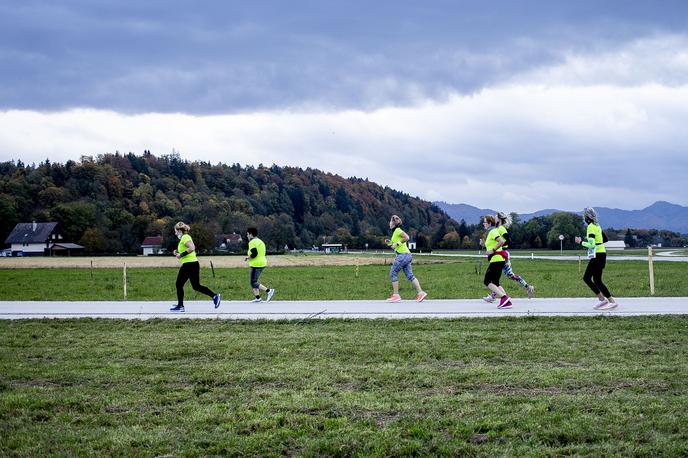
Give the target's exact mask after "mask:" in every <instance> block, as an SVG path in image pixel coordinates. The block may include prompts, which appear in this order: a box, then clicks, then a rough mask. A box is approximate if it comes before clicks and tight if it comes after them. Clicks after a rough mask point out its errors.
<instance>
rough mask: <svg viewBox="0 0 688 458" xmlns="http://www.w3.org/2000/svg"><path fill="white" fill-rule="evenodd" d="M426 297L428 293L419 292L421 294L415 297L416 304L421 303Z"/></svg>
mask: <svg viewBox="0 0 688 458" xmlns="http://www.w3.org/2000/svg"><path fill="white" fill-rule="evenodd" d="M427 295H428V293H426V292H425V291H421V293H420V294H419V295H418V296H416V302H423V300H424V299H425V296H427Z"/></svg>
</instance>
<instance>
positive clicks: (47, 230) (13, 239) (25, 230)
mask: <svg viewBox="0 0 688 458" xmlns="http://www.w3.org/2000/svg"><path fill="white" fill-rule="evenodd" d="M61 242H62V234H60V233H59V228H58V225H57V223H37V222H35V221H34V222H33V223H18V224H17V225H16V226H14V229H13V230H12V232H11V233H10V235H9V236H8V237H7V239H6V240H5V243H6V244H8V245H10V246H11V248H10V249H11V251H12V255H13V256H43V255H48V254H50V247H51V244H53V243H61ZM82 248H83V247H82Z"/></svg>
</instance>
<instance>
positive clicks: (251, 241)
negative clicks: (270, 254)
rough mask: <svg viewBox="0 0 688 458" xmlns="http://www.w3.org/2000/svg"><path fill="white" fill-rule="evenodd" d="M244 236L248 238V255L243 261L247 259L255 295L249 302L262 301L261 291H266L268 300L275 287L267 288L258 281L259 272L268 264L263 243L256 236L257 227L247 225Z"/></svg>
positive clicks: (268, 300)
mask: <svg viewBox="0 0 688 458" xmlns="http://www.w3.org/2000/svg"><path fill="white" fill-rule="evenodd" d="M246 238H248V255H247V256H246V258H245V259H244V261H248V265H249V272H250V281H251V288H253V294H254V296H255V297H256V298H255V299H253V301H251V302H263V299H262V298H261V297H260V292H261V291H265V292H266V293H268V296H267V300H266V302H270V299H272V296H273V295H274V294H275V288H272V289H270V288H267V287H265V286H263V285H261V284H260V283H259V282H258V279H259V278H260V274H262V273H263V269H265V267H266V266H267V265H268V259H267V258H266V257H265V243H263V241H262V240H261V239H259V238H258V229H256V228H255V227H249V228H248V229H247V230H246Z"/></svg>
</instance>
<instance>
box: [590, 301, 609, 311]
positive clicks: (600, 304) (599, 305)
mask: <svg viewBox="0 0 688 458" xmlns="http://www.w3.org/2000/svg"><path fill="white" fill-rule="evenodd" d="M607 304H609V301H608V300H607V299H605V300H603V301H599V302H598V303H597V304H595V305H593V307H592V308H594V309H595V310H603V309H604V308H605V306H606V305H607Z"/></svg>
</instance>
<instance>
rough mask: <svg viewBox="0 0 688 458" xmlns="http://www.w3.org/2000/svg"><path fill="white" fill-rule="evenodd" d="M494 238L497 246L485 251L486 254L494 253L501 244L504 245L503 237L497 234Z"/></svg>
mask: <svg viewBox="0 0 688 458" xmlns="http://www.w3.org/2000/svg"><path fill="white" fill-rule="evenodd" d="M495 240H496V241H497V246H496V247H494V248H493V249H491V250H487V252H485V254H487V255H488V256H489V255H491V254H495V253H496V252H497V251H499V249H500V248H501V247H502V245H504V239H503V238H502V237H501V236H498V237H497V238H496V239H495Z"/></svg>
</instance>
